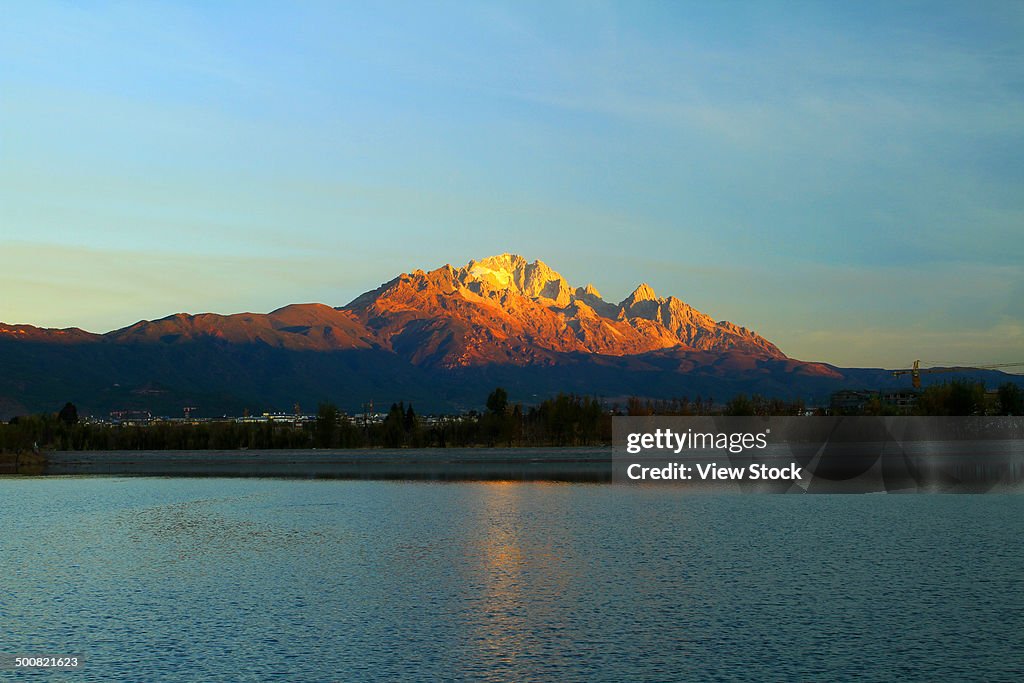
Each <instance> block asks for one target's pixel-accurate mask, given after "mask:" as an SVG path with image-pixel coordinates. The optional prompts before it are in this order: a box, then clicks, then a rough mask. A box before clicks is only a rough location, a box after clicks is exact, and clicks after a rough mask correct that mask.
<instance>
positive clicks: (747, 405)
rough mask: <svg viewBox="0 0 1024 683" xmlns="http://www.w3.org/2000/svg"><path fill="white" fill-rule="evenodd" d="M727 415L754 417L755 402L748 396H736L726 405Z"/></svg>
mask: <svg viewBox="0 0 1024 683" xmlns="http://www.w3.org/2000/svg"><path fill="white" fill-rule="evenodd" d="M725 414H726V415H753V414H754V402H753V401H751V400H750V399H749V398H747V395H746V394H736V396H734V397H733V398H732V400H730V401H729V402H728V403H726V404H725Z"/></svg>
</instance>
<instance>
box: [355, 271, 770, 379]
mask: <svg viewBox="0 0 1024 683" xmlns="http://www.w3.org/2000/svg"><path fill="white" fill-rule="evenodd" d="M340 310H346V311H349V312H351V313H352V314H353V315H355V316H356V318H357V319H359V320H360V321H362V322H363V323H364V324H365V325H366V326H367V327H368V328H369V329H371V330H373V331H374V333H375V336H376V341H377V343H379V344H380V345H381V346H383V347H384V348H393V349H395V350H400V349H401V350H403V352H408V353H412V354H413V355H414V359H416V360H418V361H422V362H428V363H438V364H441V365H446V366H465V365H475V364H479V363H486V362H501V363H514V364H532V363H544V362H548V361H550V359H551V354H552V353H592V354H593V353H596V354H603V355H609V356H628V355H635V354H639V353H647V352H650V351H656V350H659V349H671V348H676V347H679V348H681V349H689V350H694V351H709V352H715V353H721V352H725V351H730V350H739V351H742V352H746V353H751V354H754V355H758V356H764V357H770V358H785V355H784V354H783V353H782V352H781V351H779V349H778V348H777V347H775V345H774V344H772V343H771V342H769V341H768V340H766V339H764V338H763V337H761V336H759V335H757V334H754V333H753V332H750V331H749V330H746V329H745V328H741V327H738V326H736V325H733V324H732V323H728V322H725V321H723V322H721V323H718V322H715V321H714V320H713V319H712V318H711V317H710V316H707V315H705V314H703V313H701V312H700V311H697V310H696V309H694V308H692V307H690V306H688V305H687V304H685V303H683V302H682V301H681V300H679V299H677V298H675V297H668V298H660V297H658V295H657V294H656V293H655V291H654V289H653V288H651V286H650V285H648V284H647V283H643V284H641V285H639V286H638V287H637V288H636V289H635V290H634V291H633V293H632V294H630V295H629V296H628V297H627V298H626V299H625V300H623V301H622V302H621V303H619V304H614V303H610V302H607V301H605V300H604V299H602V298H601V294H600V292H599V291H598V289H597V288H596V287H595V286H594V285H593V284H592V283H590V284H587V286H586V287H573V286H572V285H570V283H569V282H568V281H567V280H566V279H565V278H564V277H563V276H562V275H561V274H560V273H558V272H557V271H556V270H554V269H553V268H551V267H550V266H548V265H547V264H546V263H544V262H543V261H540V260H535V261H532V262H531V261H529V260H527V259H526V258H524V257H522V256H520V255H518V254H511V253H505V254H499V255H497V256H489V257H487V258H483V259H480V260H473V261H470V262H469V263H468V264H466V265H465V266H462V267H452V266H450V265H446V266H443V267H441V268H437V269H435V270H432V271H429V272H424V271H422V270H417V271H413V272H412V273H406V274H403V275H400V276H399V277H397V278H395V279H394V280H392V281H390V282H388V283H386V284H384V285H382V286H381V287H380V288H378V289H377V290H374V291H372V292H367V293H366V294H364V295H362V296H360V297H358V298H357V299H356V300H355V301H353V302H352V303H350V304H349V305H348V306H346V307H343V308H342V309H340Z"/></svg>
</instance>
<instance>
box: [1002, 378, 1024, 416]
mask: <svg viewBox="0 0 1024 683" xmlns="http://www.w3.org/2000/svg"><path fill="white" fill-rule="evenodd" d="M999 412H1000V413H1002V414H1003V415H1024V391H1021V389H1020V386H1019V385H1017V384H1014V383H1013V382H1007V383H1006V384H1003V385H1000V387H999Z"/></svg>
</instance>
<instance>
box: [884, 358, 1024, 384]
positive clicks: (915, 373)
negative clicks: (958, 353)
mask: <svg viewBox="0 0 1024 683" xmlns="http://www.w3.org/2000/svg"><path fill="white" fill-rule="evenodd" d="M1018 365H1024V363H993V364H991V365H970V366H957V367H951V368H924V369H922V368H921V361H919V360H915V361H914V367H912V368H904V369H902V370H893V371H892V376H893V377H899V376H900V375H910V378H911V380H912V381H913V383H914V388H915V389H920V388H921V375H930V374H932V373H936V372H970V371H971V370H995V369H996V368H1012V367H1016V366H1018Z"/></svg>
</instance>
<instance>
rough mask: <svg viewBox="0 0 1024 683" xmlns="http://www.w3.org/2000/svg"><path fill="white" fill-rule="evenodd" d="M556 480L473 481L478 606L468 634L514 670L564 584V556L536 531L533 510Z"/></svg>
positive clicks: (472, 555)
mask: <svg viewBox="0 0 1024 683" xmlns="http://www.w3.org/2000/svg"><path fill="white" fill-rule="evenodd" d="M562 486H563V485H562V484H559V483H557V482H537V483H532V482H531V483H524V482H521V481H491V482H481V483H479V484H478V485H474V487H475V491H476V493H477V494H478V496H477V502H478V506H477V507H476V508H475V509H476V510H477V511H478V512H477V516H476V519H475V520H474V525H475V527H476V528H475V530H474V531H475V532H474V534H473V538H474V539H476V541H475V544H474V545H473V546H470V547H468V548H467V560H468V567H467V569H468V571H469V574H470V575H469V577H467V578H469V579H470V585H471V586H474V587H475V588H476V589H477V591H478V593H477V594H476V595H472V596H469V598H470V600H469V602H470V604H472V605H475V606H476V609H475V610H474V611H473V613H472V614H470V615H469V619H468V620H467V626H468V627H469V629H470V632H469V633H468V634H467V636H468V640H469V641H470V642H472V643H473V644H474V647H475V648H482V649H484V650H486V651H487V652H488V654H489V657H490V660H491V661H492V662H495V663H499V664H500V665H501V666H503V667H508V668H509V669H510V670H512V671H514V670H515V669H516V668H517V667H518V666H521V665H523V664H524V658H526V657H529V656H531V654H535V653H536V652H537V649H538V642H537V638H538V635H537V633H536V630H535V628H534V626H535V625H536V624H537V623H540V622H543V621H544V620H545V618H546V616H550V614H549V613H550V612H551V611H552V609H553V608H554V603H556V602H557V600H558V595H557V594H558V593H559V588H560V587H564V585H565V584H566V583H567V578H568V577H566V576H565V575H564V562H563V558H562V557H561V555H560V552H559V550H558V548H557V546H556V545H554V544H553V543H552V541H553V539H552V538H551V537H550V536H549V535H544V537H543V538H542V539H538V537H537V529H536V527H537V526H538V525H543V524H546V523H547V522H545V521H543V520H538V519H534V518H532V516H531V514H530V513H531V511H533V512H535V511H536V509H537V498H538V495H540V496H541V497H544V496H546V495H547V493H548V492H549V491H550V492H552V493H554V492H555V491H556V490H557V489H559V488H561V487H562Z"/></svg>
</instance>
